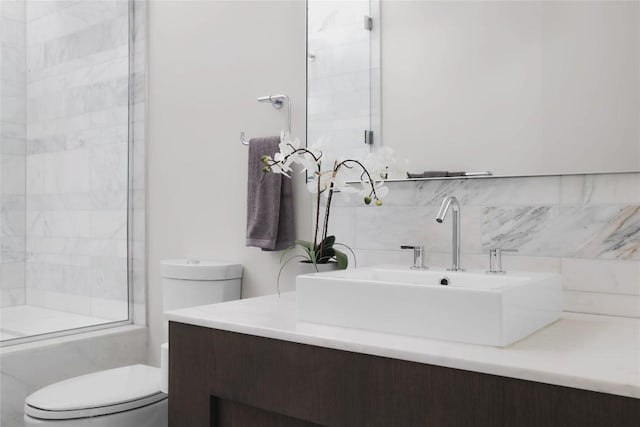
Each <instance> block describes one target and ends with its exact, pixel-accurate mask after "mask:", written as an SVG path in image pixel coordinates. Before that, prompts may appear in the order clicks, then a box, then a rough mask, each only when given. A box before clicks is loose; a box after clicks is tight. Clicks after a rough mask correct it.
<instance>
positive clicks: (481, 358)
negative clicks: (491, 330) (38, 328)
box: [166, 292, 640, 398]
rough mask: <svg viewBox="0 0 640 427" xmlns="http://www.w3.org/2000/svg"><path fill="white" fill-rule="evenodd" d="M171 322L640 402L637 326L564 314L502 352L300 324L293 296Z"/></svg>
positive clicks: (206, 310) (208, 308)
mask: <svg viewBox="0 0 640 427" xmlns="http://www.w3.org/2000/svg"><path fill="white" fill-rule="evenodd" d="M166 318H167V319H168V320H170V321H175V322H182V323H188V324H191V325H197V326H204V327H207V328H214V329H222V330H226V331H231V332H238V333H242V334H249V335H255V336H260V337H266V338H275V339H280V340H284V341H291V342H297V343H301V344H310V345H316V346H321V347H327V348H333V349H337V350H346V351H353V352H357V353H365V354H372V355H376V356H383V357H389V358H393V359H401V360H408V361H412V362H420V363H426V364H430V365H437V366H444V367H448V368H456V369H464V370H468V371H475V372H483V373H487V374H493V375H500V376H505V377H511V378H519V379H523V380H530V381H538V382H542V383H548V384H555V385H561V386H567V387H574V388H580V389H585V390H592V391H599V392H604V393H611V394H617V395H621V396H630V397H635V398H640V320H639V319H631V318H624V317H610V316H595V315H588V314H577V313H563V315H562V318H561V319H560V320H558V321H557V322H555V323H554V324H552V325H549V326H547V327H546V328H544V329H542V330H540V331H538V332H536V333H535V334H533V335H531V336H529V337H527V338H525V339H523V340H521V341H519V342H517V343H515V344H513V345H511V346H509V347H505V348H498V347H488V346H480V345H471V344H461V343H455V342H446V341H437V340H429V339H423V338H414V337H406V336H401V335H391V334H381V333H377V332H371V331H364V330H359V329H346V328H338V327H331V326H325V325H317V324H311V323H301V322H297V321H296V294H295V292H290V293H285V294H282V296H280V297H278V296H277V295H270V296H265V297H259V298H249V299H243V300H238V301H231V302H226V303H222V304H213V305H205V306H199V307H193V308H187V309H182V310H175V311H170V312H167V313H166Z"/></svg>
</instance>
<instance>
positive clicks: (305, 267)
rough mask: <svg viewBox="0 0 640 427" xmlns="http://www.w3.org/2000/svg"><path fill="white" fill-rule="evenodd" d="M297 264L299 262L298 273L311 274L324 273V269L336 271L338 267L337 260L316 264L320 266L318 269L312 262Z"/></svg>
mask: <svg viewBox="0 0 640 427" xmlns="http://www.w3.org/2000/svg"><path fill="white" fill-rule="evenodd" d="M297 264H298V266H297V268H298V275H300V274H309V273H322V272H324V271H334V270H337V269H338V263H337V262H329V263H326V264H316V266H317V267H318V269H317V270H316V267H315V266H314V265H313V264H312V263H310V262H299V263H297Z"/></svg>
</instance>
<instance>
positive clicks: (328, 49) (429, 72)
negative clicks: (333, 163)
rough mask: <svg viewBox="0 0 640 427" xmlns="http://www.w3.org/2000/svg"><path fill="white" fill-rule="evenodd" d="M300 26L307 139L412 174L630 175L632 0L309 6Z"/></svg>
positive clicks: (634, 71)
mask: <svg viewBox="0 0 640 427" xmlns="http://www.w3.org/2000/svg"><path fill="white" fill-rule="evenodd" d="M366 17H371V18H372V20H371V21H369V22H372V25H371V26H370V27H369V28H367V22H368V18H366ZM307 30H308V44H307V46H308V101H307V102H308V108H307V114H308V135H307V140H308V141H309V143H313V142H314V141H316V140H317V139H319V138H323V139H324V140H325V143H326V144H328V145H330V146H331V148H333V149H336V150H339V151H340V152H341V153H343V154H344V155H350V156H354V155H363V153H366V152H368V151H369V150H370V149H373V150H375V149H377V148H378V147H380V146H381V145H384V146H389V147H391V148H393V149H395V151H396V152H397V153H398V156H399V157H404V158H408V159H409V161H410V170H411V171H412V172H422V171H467V172H476V171H485V170H486V171H491V172H492V173H493V175H497V176H513V175H555V174H577V173H605V172H637V171H640V2H625V1H600V2H598V1H595V2H574V1H534V2H529V1H527V2H524V1H512V2H501V1H496V2H492V1H479V2H456V1H399V0H381V1H379V2H378V1H321V0H308V25H307ZM365 130H373V146H368V145H366V144H365V139H364V132H365ZM371 147H372V148H371Z"/></svg>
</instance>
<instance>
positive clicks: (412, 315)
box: [296, 266, 562, 346]
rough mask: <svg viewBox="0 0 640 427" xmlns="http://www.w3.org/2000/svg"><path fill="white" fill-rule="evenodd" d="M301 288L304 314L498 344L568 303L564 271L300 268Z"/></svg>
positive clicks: (550, 318)
mask: <svg viewBox="0 0 640 427" xmlns="http://www.w3.org/2000/svg"><path fill="white" fill-rule="evenodd" d="M444 278H446V279H447V281H448V285H447V286H444V285H441V284H440V282H441V280H443V279H444ZM296 288H297V304H298V320H299V321H303V322H313V323H321V324H325V325H334V326H341V327H347V328H359V329H368V330H373V331H377V332H385V333H394V334H401V335H410V336H417V337H424V338H434V339H442V340H449V341H458V342H465V343H472V344H484V345H493V346H507V345H509V344H511V343H513V342H515V341H518V340H520V339H522V338H524V337H526V336H527V335H530V334H531V333H533V332H535V331H536V330H538V329H540V328H542V327H544V326H546V325H548V324H550V323H552V322H554V321H556V320H557V319H558V318H559V317H560V313H561V311H562V289H561V288H562V286H561V277H560V275H559V274H552V273H528V272H508V273H506V274H502V275H493V274H487V273H485V272H483V271H469V272H450V271H446V270H435V269H432V270H421V271H417V270H411V269H409V268H408V267H397V266H383V267H367V268H358V269H353V270H340V271H332V272H327V273H313V274H305V275H301V276H298V277H297V279H296Z"/></svg>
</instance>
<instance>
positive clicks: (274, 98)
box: [240, 95, 291, 145]
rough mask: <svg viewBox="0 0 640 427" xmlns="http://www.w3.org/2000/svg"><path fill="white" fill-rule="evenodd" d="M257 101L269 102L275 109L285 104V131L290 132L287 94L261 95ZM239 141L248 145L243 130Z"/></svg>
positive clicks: (289, 106) (289, 105) (289, 107)
mask: <svg viewBox="0 0 640 427" xmlns="http://www.w3.org/2000/svg"><path fill="white" fill-rule="evenodd" d="M258 102H270V103H271V106H272V107H273V108H275V109H276V110H279V109H281V108H282V106H283V105H284V104H285V103H286V104H287V124H286V126H287V127H286V128H285V129H286V130H287V133H291V99H289V97H288V96H287V95H269V96H261V97H260V98H258ZM240 143H241V144H242V145H249V140H247V138H246V135H245V133H244V132H240Z"/></svg>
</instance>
